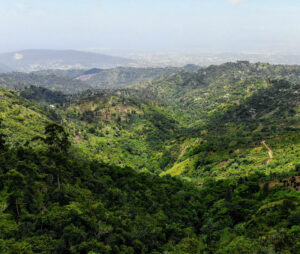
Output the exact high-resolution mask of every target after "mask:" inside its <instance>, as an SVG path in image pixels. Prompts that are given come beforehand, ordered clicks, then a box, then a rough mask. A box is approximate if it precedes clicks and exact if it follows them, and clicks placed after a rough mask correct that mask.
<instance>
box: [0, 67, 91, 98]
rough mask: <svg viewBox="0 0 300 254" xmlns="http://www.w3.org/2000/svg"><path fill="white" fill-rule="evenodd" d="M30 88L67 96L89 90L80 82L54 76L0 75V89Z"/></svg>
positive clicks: (31, 74) (20, 73) (18, 73)
mask: <svg viewBox="0 0 300 254" xmlns="http://www.w3.org/2000/svg"><path fill="white" fill-rule="evenodd" d="M30 86H38V87H43V88H47V89H49V90H52V91H61V92H64V93H67V94H69V93H76V92H80V91H83V90H87V89H90V88H91V87H90V86H89V85H87V84H85V83H83V82H81V81H80V80H73V79H71V78H67V77H62V76H56V75H54V74H49V75H41V74H34V73H22V72H12V73H2V74H0V87H4V88H8V89H13V90H18V91H19V90H22V89H24V88H26V87H30Z"/></svg>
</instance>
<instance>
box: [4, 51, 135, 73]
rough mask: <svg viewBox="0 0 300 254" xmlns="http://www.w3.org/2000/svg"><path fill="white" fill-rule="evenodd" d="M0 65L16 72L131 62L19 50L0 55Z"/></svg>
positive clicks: (82, 54) (85, 54)
mask: <svg viewBox="0 0 300 254" xmlns="http://www.w3.org/2000/svg"><path fill="white" fill-rule="evenodd" d="M0 63H1V64H5V65H6V66H8V67H9V68H11V69H13V70H16V71H25V72H29V71H37V70H43V69H60V68H64V69H66V68H91V67H113V66H122V65H123V66H126V65H128V64H130V63H133V61H132V60H129V59H126V58H121V57H114V56H109V55H102V54H96V53H90V52H81V51H75V50H44V49H32V50H21V51H17V52H11V53H3V54H0Z"/></svg>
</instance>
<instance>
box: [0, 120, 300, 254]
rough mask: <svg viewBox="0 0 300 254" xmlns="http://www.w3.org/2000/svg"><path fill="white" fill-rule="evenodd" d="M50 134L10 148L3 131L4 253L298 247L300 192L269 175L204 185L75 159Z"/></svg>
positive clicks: (55, 133) (52, 130)
mask: <svg viewBox="0 0 300 254" xmlns="http://www.w3.org/2000/svg"><path fill="white" fill-rule="evenodd" d="M0 126H1V125H0ZM0 130H1V131H2V129H0ZM43 136H44V138H43V137H41V138H39V139H38V140H40V142H41V145H40V146H39V149H37V148H35V142H38V140H37V139H36V140H32V141H29V142H28V144H27V146H19V147H13V148H10V149H9V148H8V147H7V146H6V137H5V136H3V134H2V132H0V161H1V166H0V179H1V185H0V193H1V196H0V197H1V198H0V204H1V211H0V218H1V220H0V228H1V231H0V237H1V241H0V251H1V252H2V253H39V252H44V253H107V254H109V253H163V252H168V253H174V254H175V253H190V254H192V253H193V254H194V253H203V252H206V253H240V252H241V251H242V252H243V253H251V252H253V251H255V252H260V253H268V252H269V251H270V250H271V251H272V252H275V253H276V252H278V251H286V252H290V253H297V251H298V248H299V244H298V243H296V242H297V240H298V239H299V226H297V224H298V222H299V202H300V197H299V192H297V191H295V190H290V189H288V188H285V187H283V186H277V187H276V188H272V189H268V187H264V188H260V185H259V183H260V181H261V179H262V178H263V175H259V176H258V175H257V176H252V177H247V178H240V179H239V181H235V180H226V181H215V180H210V181H207V182H205V183H204V185H203V186H202V187H201V188H196V187H195V186H194V185H192V184H189V183H187V182H183V181H181V180H178V179H172V178H169V177H158V176H155V175H150V174H145V173H143V174H139V173H137V172H135V171H134V170H132V169H130V168H119V167H116V166H109V165H105V164H103V163H99V162H97V161H91V160H88V159H86V158H85V157H83V156H82V155H81V154H80V153H77V154H74V153H72V152H71V151H70V143H69V142H68V134H67V133H66V132H65V130H64V129H63V128H62V127H61V126H60V125H57V124H49V125H47V126H46V127H45V132H44V135H43ZM264 186H267V185H266V184H265V185H264ZM278 239H279V240H278Z"/></svg>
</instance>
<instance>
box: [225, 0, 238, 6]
mask: <svg viewBox="0 0 300 254" xmlns="http://www.w3.org/2000/svg"><path fill="white" fill-rule="evenodd" d="M241 2H242V0H227V3H229V4H231V5H238V4H240V3H241Z"/></svg>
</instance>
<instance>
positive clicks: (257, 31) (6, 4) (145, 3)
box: [0, 0, 300, 52]
mask: <svg viewBox="0 0 300 254" xmlns="http://www.w3.org/2000/svg"><path fill="white" fill-rule="evenodd" d="M0 6H1V7H0V34H1V37H0V52H5V51H14V50H20V49H29V48H49V49H80V50H88V49H103V52H105V51H106V50H107V52H112V51H117V50H127V51H133V52H134V51H167V50H168V51H183V50H188V51H204V52H206V51H249V50H251V51H253V50H265V51H274V50H275V51H300V1H299V0H0Z"/></svg>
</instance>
